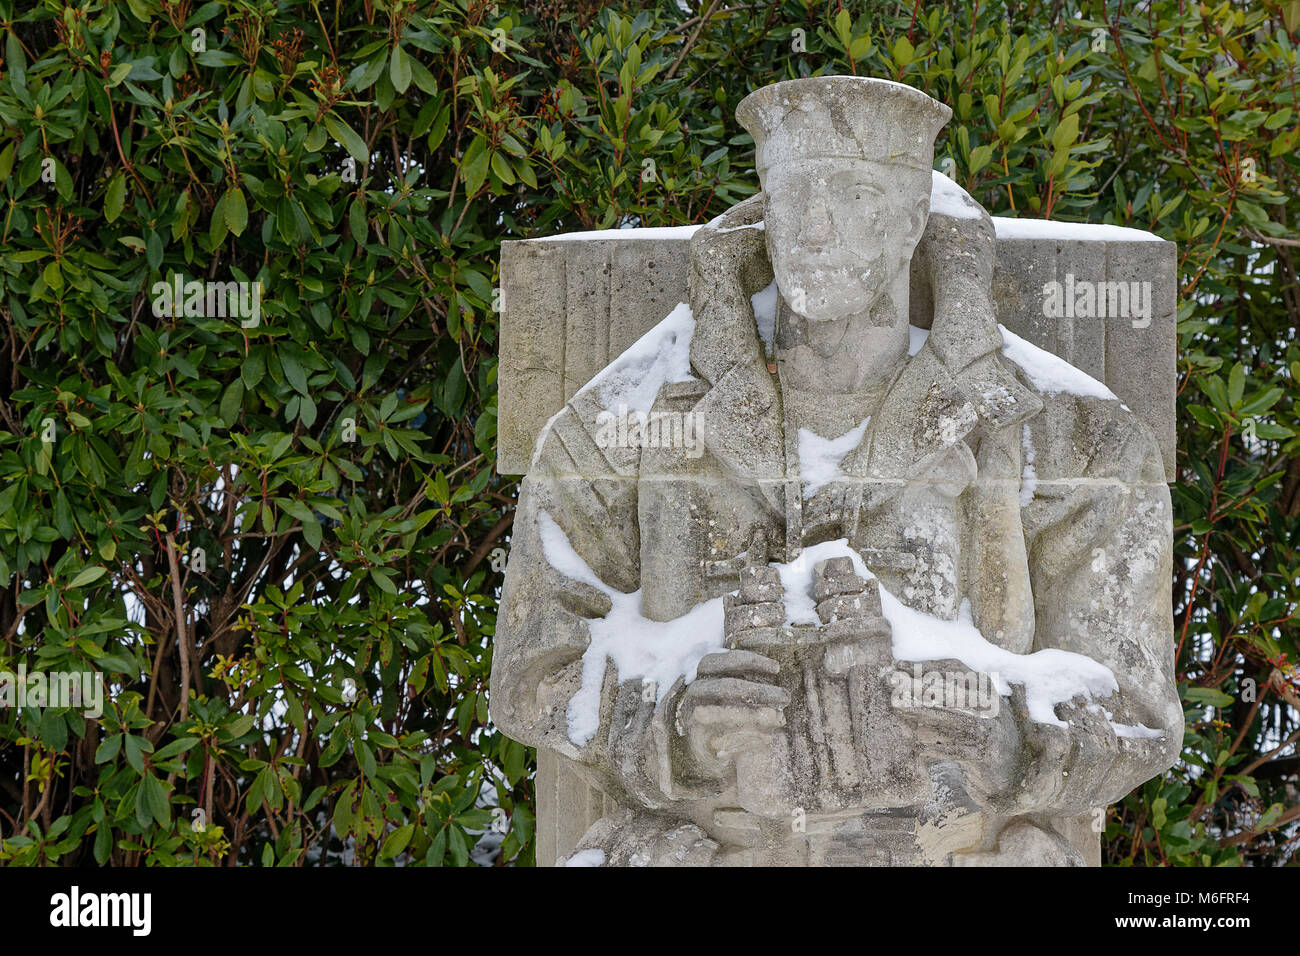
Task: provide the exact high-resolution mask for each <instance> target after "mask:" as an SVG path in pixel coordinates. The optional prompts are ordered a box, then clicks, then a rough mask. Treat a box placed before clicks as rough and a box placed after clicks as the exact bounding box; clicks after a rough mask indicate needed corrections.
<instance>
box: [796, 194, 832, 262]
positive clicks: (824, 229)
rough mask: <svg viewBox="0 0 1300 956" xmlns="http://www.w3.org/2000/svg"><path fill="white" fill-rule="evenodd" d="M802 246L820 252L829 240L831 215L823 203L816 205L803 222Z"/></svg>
mask: <svg viewBox="0 0 1300 956" xmlns="http://www.w3.org/2000/svg"><path fill="white" fill-rule="evenodd" d="M800 238H801V239H802V240H803V244H804V245H805V246H807V247H808V248H809V249H811V250H813V251H817V250H820V249H821V248H822V246H824V245H826V243H827V242H829V241H830V238H831V214H830V210H829V209H827V208H826V205H825V204H824V203H820V202H819V203H816V204H814V205H813V206H812V208H810V209H809V210H808V213H807V215H805V216H804V220H803V235H802V236H801V237H800Z"/></svg>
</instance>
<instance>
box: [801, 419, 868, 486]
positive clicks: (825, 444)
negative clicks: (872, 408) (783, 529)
mask: <svg viewBox="0 0 1300 956" xmlns="http://www.w3.org/2000/svg"><path fill="white" fill-rule="evenodd" d="M870 423H871V418H870V416H868V417H867V418H865V419H863V420H862V421H861V422H860V423H859V424H858V425H857V426H856V427H855V428H850V429H849V430H848V431H846V432H845V433H844V434H843V435H841V436H840V437H839V438H822V437H821V435H818V434H816V433H815V432H810V431H809V430H808V429H806V428H801V429H799V477H800V478H801V479H802V480H803V497H804V501H807V500H808V499H809V498H811V497H812V496H813V495H815V494H816V493H817V492H818V491H820V490H821V489H822V488H824V487H826V486H827V485H829V484H830V483H831V482H833V481H837V480H839V479H840V478H842V477H843V475H844V473H843V472H842V471H840V462H842V461H843V460H844V456H845V455H847V454H848V453H849V452H851V451H853V449H855V448H857V447H858V445H860V444H862V436H863V435H865V434H866V433H867V425H869V424H870Z"/></svg>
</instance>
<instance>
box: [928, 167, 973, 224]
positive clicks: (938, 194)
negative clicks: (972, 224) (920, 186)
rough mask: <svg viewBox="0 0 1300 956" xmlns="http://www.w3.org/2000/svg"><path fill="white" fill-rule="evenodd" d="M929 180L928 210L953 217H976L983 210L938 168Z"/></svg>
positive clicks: (968, 194)
mask: <svg viewBox="0 0 1300 956" xmlns="http://www.w3.org/2000/svg"><path fill="white" fill-rule="evenodd" d="M932 172H933V176H932V177H931V180H930V212H937V213H939V214H941V215H944V216H952V217H953V218H954V219H978V218H980V216H982V215H983V214H984V210H983V209H982V208H981V207H980V204H979V203H977V202H976V201H975V200H974V199H972V198H971V196H970V193H968V192H966V190H964V189H962V188H961V187H960V186H958V185H957V184H956V183H955V182H953V181H952V180H951V179H949V178H948V177H947V176H945V175H944V174H943V173H941V172H939V170H937V169H936V170H933V171H932Z"/></svg>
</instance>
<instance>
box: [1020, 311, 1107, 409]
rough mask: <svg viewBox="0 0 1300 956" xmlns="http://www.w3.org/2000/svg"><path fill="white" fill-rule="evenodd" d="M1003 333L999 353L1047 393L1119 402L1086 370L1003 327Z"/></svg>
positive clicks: (1040, 389) (1036, 386)
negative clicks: (1064, 393)
mask: <svg viewBox="0 0 1300 956" xmlns="http://www.w3.org/2000/svg"><path fill="white" fill-rule="evenodd" d="M998 329H999V330H1000V331H1001V332H1002V354H1003V355H1005V356H1006V357H1007V358H1009V359H1011V361H1013V362H1015V363H1016V364H1017V365H1019V366H1020V367H1021V368H1022V369H1023V370H1024V372H1025V374H1026V375H1028V376H1029V380H1030V381H1031V382H1033V384H1034V388H1036V389H1038V390H1039V391H1040V392H1044V393H1045V394H1048V395H1056V394H1057V393H1059V392H1067V393H1068V394H1070V395H1079V396H1081V397H1084V398H1105V399H1109V400H1111V401H1119V399H1118V398H1117V397H1116V396H1115V393H1114V392H1112V391H1111V390H1110V389H1108V388H1107V387H1106V386H1105V385H1103V384H1101V382H1099V381H1097V380H1096V379H1095V378H1093V377H1092V376H1091V375H1089V374H1088V373H1087V372H1084V371H1081V370H1080V369H1077V368H1075V367H1074V366H1073V365H1071V364H1070V363H1069V362H1067V361H1066V360H1065V359H1063V358H1061V357H1060V356H1057V355H1053V354H1052V353H1051V352H1048V351H1047V350H1046V349H1040V348H1039V347H1038V346H1037V345H1034V344H1033V343H1032V342H1027V341H1025V340H1024V339H1022V338H1021V337H1020V336H1018V335H1016V334H1015V333H1014V332H1012V331H1011V330H1009V329H1008V328H1007V327H1006V326H1003V325H999V326H998Z"/></svg>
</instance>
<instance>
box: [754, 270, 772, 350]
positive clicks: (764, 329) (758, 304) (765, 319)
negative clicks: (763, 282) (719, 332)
mask: <svg viewBox="0 0 1300 956" xmlns="http://www.w3.org/2000/svg"><path fill="white" fill-rule="evenodd" d="M778 299H779V294H778V292H777V288H776V280H775V279H773V280H772V281H771V283H769V284H768V286H767V288H765V289H760V290H759V291H757V292H755V293H754V294H753V295H751V296H750V297H749V301H750V303H751V304H752V305H753V306H754V324H755V325H757V326H758V337H759V338H760V339H762V340H763V347H764V348H765V349H767V354H768V355H771V354H772V341H773V339H775V338H776V305H777V301H778Z"/></svg>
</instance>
